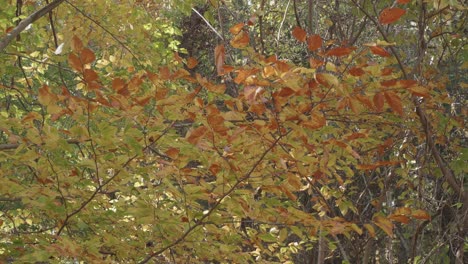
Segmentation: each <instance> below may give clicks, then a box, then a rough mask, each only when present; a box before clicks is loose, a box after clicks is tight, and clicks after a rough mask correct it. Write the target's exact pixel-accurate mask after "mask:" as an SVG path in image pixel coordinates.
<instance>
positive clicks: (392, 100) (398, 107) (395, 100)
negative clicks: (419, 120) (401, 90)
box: [384, 91, 403, 116]
mask: <svg viewBox="0 0 468 264" xmlns="http://www.w3.org/2000/svg"><path fill="white" fill-rule="evenodd" d="M384 95H385V100H386V101H387V103H388V104H389V105H390V107H391V108H392V110H393V111H394V112H396V113H398V114H399V115H400V116H403V105H402V104H401V99H400V97H399V96H398V95H397V94H396V93H394V92H390V91H387V92H385V93H384Z"/></svg>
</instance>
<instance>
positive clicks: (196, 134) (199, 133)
mask: <svg viewBox="0 0 468 264" xmlns="http://www.w3.org/2000/svg"><path fill="white" fill-rule="evenodd" d="M206 131H207V128H206V127H204V126H200V127H197V128H195V129H193V130H191V131H189V132H188V133H187V141H188V142H190V143H191V144H193V145H196V144H198V142H199V141H200V139H202V138H203V136H204V135H205V133H206Z"/></svg>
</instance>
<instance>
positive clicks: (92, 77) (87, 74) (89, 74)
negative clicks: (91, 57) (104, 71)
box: [83, 69, 99, 83]
mask: <svg viewBox="0 0 468 264" xmlns="http://www.w3.org/2000/svg"><path fill="white" fill-rule="evenodd" d="M83 78H84V80H85V82H87V83H90V82H94V81H96V80H97V79H99V76H98V75H97V73H96V72H95V71H94V70H91V69H85V70H84V71H83Z"/></svg>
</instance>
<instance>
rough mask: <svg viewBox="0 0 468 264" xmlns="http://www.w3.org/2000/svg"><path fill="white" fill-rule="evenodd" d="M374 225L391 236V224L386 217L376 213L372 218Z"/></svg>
mask: <svg viewBox="0 0 468 264" xmlns="http://www.w3.org/2000/svg"><path fill="white" fill-rule="evenodd" d="M373 220H374V223H375V225H377V226H378V227H380V228H381V229H382V230H383V231H384V232H385V233H387V235H388V236H390V237H393V224H392V222H391V221H390V220H388V219H387V218H386V217H383V216H380V215H377V216H375V217H374V218H373Z"/></svg>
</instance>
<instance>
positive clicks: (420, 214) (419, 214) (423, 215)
mask: <svg viewBox="0 0 468 264" xmlns="http://www.w3.org/2000/svg"><path fill="white" fill-rule="evenodd" d="M411 216H412V217H414V218H416V219H420V220H431V216H430V215H429V214H428V213H427V212H426V211H424V210H421V209H417V210H413V212H412V213H411Z"/></svg>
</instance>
